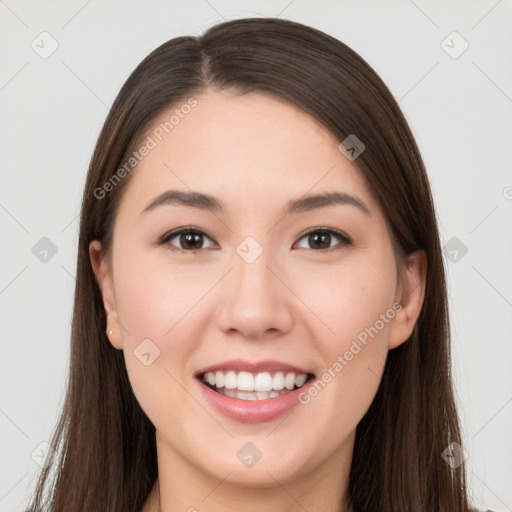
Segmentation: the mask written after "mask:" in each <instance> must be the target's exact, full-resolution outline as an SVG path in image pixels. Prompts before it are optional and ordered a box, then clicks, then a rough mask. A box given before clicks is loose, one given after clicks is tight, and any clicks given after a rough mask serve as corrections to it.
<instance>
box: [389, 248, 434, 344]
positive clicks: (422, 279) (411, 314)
mask: <svg viewBox="0 0 512 512" xmlns="http://www.w3.org/2000/svg"><path fill="white" fill-rule="evenodd" d="M426 275H427V255H426V253H425V251H423V250H418V251H415V252H413V253H412V254H410V255H409V257H408V261H407V264H406V268H405V269H404V271H403V275H402V276H400V277H401V279H399V283H398V286H397V293H396V296H395V303H398V304H400V305H401V309H399V310H398V308H397V310H396V311H397V312H396V314H395V317H394V318H393V320H392V321H391V329H390V333H389V342H388V348H389V350H391V349H393V348H395V347H397V346H398V345H401V344H402V343H404V342H405V341H406V340H407V339H408V338H409V336H410V335H411V334H412V331H413V329H414V326H415V325H416V321H417V320H418V317H419V316H420V312H421V308H422V306H423V300H424V298H425V284H426Z"/></svg>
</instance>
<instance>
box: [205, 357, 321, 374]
mask: <svg viewBox="0 0 512 512" xmlns="http://www.w3.org/2000/svg"><path fill="white" fill-rule="evenodd" d="M217 370H234V371H245V372H250V373H260V372H278V371H282V372H294V373H305V374H309V373H312V372H308V370H305V369H304V368H299V367H298V366H293V365H291V364H288V363H283V362H281V361H276V360H274V359H265V360H262V361H249V360H247V359H230V360H229V361H223V362H222V363H216V364H213V365H211V366H207V367H206V368H203V369H202V370H199V371H197V372H196V373H195V376H196V377H200V376H201V375H204V374H205V373H208V372H215V371H217Z"/></svg>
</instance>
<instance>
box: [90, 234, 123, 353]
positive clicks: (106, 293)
mask: <svg viewBox="0 0 512 512" xmlns="http://www.w3.org/2000/svg"><path fill="white" fill-rule="evenodd" d="M89 257H90V259H91V265H92V269H93V272H94V276H95V278H96V282H97V283H98V286H99V288H100V291H101V296H102V297H103V306H104V307H105V316H106V318H107V325H106V326H105V329H106V330H109V331H110V330H111V331H112V334H110V335H107V334H106V333H105V336H107V337H108V339H109V341H110V343H111V344H112V346H113V347H114V348H116V349H119V350H120V349H122V348H123V344H122V333H121V327H120V324H119V318H118V313H117V308H116V298H115V292H114V282H113V278H112V275H111V272H110V271H109V270H108V268H107V264H106V261H105V255H104V254H103V251H102V248H101V242H100V241H99V240H93V241H92V242H91V243H90V244H89Z"/></svg>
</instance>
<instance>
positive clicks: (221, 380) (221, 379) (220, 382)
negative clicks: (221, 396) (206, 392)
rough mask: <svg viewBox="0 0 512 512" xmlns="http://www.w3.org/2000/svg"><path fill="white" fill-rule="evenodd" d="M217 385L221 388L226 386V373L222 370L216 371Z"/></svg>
mask: <svg viewBox="0 0 512 512" xmlns="http://www.w3.org/2000/svg"><path fill="white" fill-rule="evenodd" d="M214 384H215V385H217V386H218V387H219V388H222V387H224V374H223V373H222V372H216V373H215V382H214Z"/></svg>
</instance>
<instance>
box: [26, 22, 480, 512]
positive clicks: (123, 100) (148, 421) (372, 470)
mask: <svg viewBox="0 0 512 512" xmlns="http://www.w3.org/2000/svg"><path fill="white" fill-rule="evenodd" d="M449 355H450V346H449V323H448V311H447V297H446V284H445V275H444V268H443V260H442V254H441V249H440V242H439V234H438V228H437V223H436V218H435V210H434V206H433V202H432V196H431V192H430V188H429V183H428V180H427V176H426V172H425V169H424V165H423V162H422V159H421V156H420V153H419V150H418V148H417V145H416V143H415V141H414V139H413V136H412V134H411V131H410V129H409V127H408V125H407V123H406V121H405V119H404V116H403V115H402V113H401V111H400V110H399V108H398V105H397V103H396V101H395V100H394V98H393V97H392V95H391V93H390V92H389V90H388V89H387V87H386V86H385V84H384V83H383V82H382V80H381V79H380V78H379V77H378V75H377V74H376V73H375V71H373V70H372V69H371V67H370V66H369V65H368V64H367V63H366V62H365V61H364V60H363V59H362V58H361V57H360V56H358V55H357V54H356V53H355V52H354V51H352V50H351V49H350V48H348V47H347V46H346V45H345V44H343V43H341V42H340V41H338V40H336V39H334V38H332V37H330V36H328V35H326V34H324V33H322V32H320V31H318V30H315V29H313V28H310V27H306V26H304V25H301V24H298V23H295V22H291V21H286V20H281V19H266V18H259V19H258V18H253V19H242V20H234V21H229V22H225V23H222V24H219V25H216V26H214V27H212V28H210V29H209V30H208V31H207V32H206V33H205V34H204V35H203V36H201V37H179V38H176V39H172V40H170V41H168V42H167V43H165V44H163V45H162V46H160V47H159V48H157V49H156V50H155V51H153V52H152V53H151V54H150V55H149V56H148V57H147V58H145V59H144V61H143V62H142V63H141V64H140V65H139V66H138V67H137V69H136V70H135V71H134V72H133V73H132V75H131V76H130V77H129V78H128V80H127V81H126V83H125V84H124V86H123V88H122V89H121V91H120V93H119V95H118V97H117V98H116V100H115V102H114V105H113V107H112V109H111V112H110V113H109V115H108V117H107V120H106V122H105V125H104V127H103V130H102V132H101V134H100V136H99V139H98V143H97V146H96V149H95V152H94V155H93V157H92V160H91V164H90V168H89V172H88V176H87V182H86V186H85V191H84V197H83V204H82V211H81V224H80V239H79V248H78V268H77V287H76V295H75V305H74V315H73V329H72V346H71V366H70V376H69V386H68V390H67V395H66V401H65V405H64V408H63V411H62V416H61V419H60V422H59V424H58V426H57V429H56V431H55V435H54V439H53V442H52V445H53V446H54V447H55V448H57V447H59V448H60V455H59V456H57V457H56V458H55V459H51V458H50V459H49V460H48V463H47V467H46V468H45V469H44V471H43V473H42V475H41V478H40V481H39V483H38V488H37V491H36V494H35V496H34V501H33V503H32V505H31V506H32V507H33V510H39V509H40V507H41V506H42V504H43V501H44V500H43V495H44V489H45V486H47V485H49V483H50V482H54V486H53V487H52V491H51V492H50V493H49V495H48V500H47V501H48V504H49V506H50V508H49V510H51V511H61V510H81V511H93V510H94V511H97V510H108V511H119V512H121V511H123V512H126V511H128V510H130V511H136V512H139V511H141V510H142V511H143V512H156V511H162V512H169V511H175V510H189V511H193V510H200V511H202V510H209V511H214V510H223V511H228V510H251V511H255V510H256V511H259V510H262V511H282V510H290V511H292V510H299V509H300V510H309V511H324V510H329V511H334V510H336V511H352V512H360V511H370V512H375V511H394V512H397V511H408V512H409V511H413V510H414V511H427V512H431V511H449V512H463V511H464V512H465V511H468V510H471V509H470V507H469V496H468V494H469V493H468V490H467V488H466V476H465V464H464V459H465V452H464V448H463V442H462V439H461V433H460V426H459V420H458V416H457V410H456V407H455V401H454V395H453V389H452V380H451V373H450V358H449ZM59 457H60V458H59ZM52 469H53V470H54V471H55V474H54V475H51V472H52ZM53 479H54V480H53Z"/></svg>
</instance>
